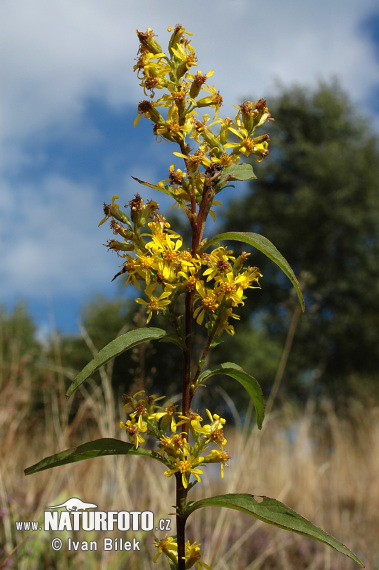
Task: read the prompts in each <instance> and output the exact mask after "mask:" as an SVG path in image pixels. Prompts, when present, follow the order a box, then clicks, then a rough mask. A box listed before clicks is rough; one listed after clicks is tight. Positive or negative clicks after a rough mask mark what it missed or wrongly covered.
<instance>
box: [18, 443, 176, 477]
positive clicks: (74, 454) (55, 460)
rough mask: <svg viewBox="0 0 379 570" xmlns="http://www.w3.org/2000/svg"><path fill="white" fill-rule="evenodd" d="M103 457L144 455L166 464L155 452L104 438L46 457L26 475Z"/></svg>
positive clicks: (28, 469)
mask: <svg viewBox="0 0 379 570" xmlns="http://www.w3.org/2000/svg"><path fill="white" fill-rule="evenodd" d="M103 455H144V456H145V457H151V458H153V459H157V460H158V461H161V462H162V463H165V462H164V460H163V458H162V457H161V456H160V455H159V454H158V453H155V452H154V451H149V450H147V449H140V448H138V449H136V448H135V446H134V445H132V444H131V443H126V442H125V441H121V440H119V439H112V438H104V439H96V440H95V441H89V442H87V443H84V444H83V445H79V446H78V447H73V448H72V449H66V450H65V451H60V452H59V453H56V454H55V455H51V456H50V457H45V459H42V461H39V462H38V463H36V464H35V465H32V466H31V467H28V468H27V469H25V471H24V473H25V475H31V474H32V473H38V471H44V470H45V469H52V468H53V467H59V466H60V465H67V464H68V463H75V462H76V461H83V460H84V459H93V458H94V457H102V456H103Z"/></svg>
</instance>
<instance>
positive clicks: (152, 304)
mask: <svg viewBox="0 0 379 570" xmlns="http://www.w3.org/2000/svg"><path fill="white" fill-rule="evenodd" d="M117 198H118V196H114V197H113V200H112V204H106V205H105V207H104V212H105V218H104V219H103V220H102V222H103V221H105V220H106V219H107V218H108V217H112V218H113V220H112V222H111V227H112V228H113V231H114V233H115V234H119V235H120V236H121V237H123V238H124V241H123V242H120V241H116V240H111V241H110V242H109V243H108V247H109V248H111V249H113V250H115V251H117V253H118V254H119V255H120V256H121V257H123V258H124V259H125V262H124V265H123V269H122V270H121V271H120V272H119V273H118V274H117V275H120V274H123V273H126V274H127V280H126V283H129V282H130V283H133V284H134V285H135V286H136V287H137V288H140V283H144V292H145V294H146V296H147V299H142V298H137V299H135V301H136V302H137V303H139V304H141V305H145V306H146V311H147V315H148V318H147V322H149V321H150V319H151V317H152V314H153V312H154V311H155V312H168V313H167V314H170V313H171V315H174V310H175V304H176V302H177V299H178V296H179V295H180V294H181V293H186V292H188V291H194V292H195V296H194V299H195V304H194V307H195V309H194V312H193V316H194V318H195V319H196V321H197V323H198V324H200V325H201V324H202V323H203V321H204V319H205V321H206V322H205V326H206V327H207V328H208V329H211V330H212V331H213V333H216V332H217V336H219V335H220V334H221V333H222V332H223V331H226V332H228V333H229V334H234V328H233V326H232V325H231V324H230V323H229V319H230V318H233V319H238V318H239V317H238V315H236V314H235V313H233V308H234V307H237V306H238V305H243V304H244V301H243V300H244V291H245V289H249V288H255V287H259V284H258V279H259V277H261V273H260V272H259V269H258V268H257V267H246V268H245V267H244V263H245V262H246V260H247V259H248V255H249V254H247V253H245V252H244V253H242V254H241V255H240V256H239V257H238V258H236V257H234V256H233V255H232V253H233V252H232V251H228V250H227V249H226V248H224V247H217V248H215V249H214V250H213V251H212V252H211V253H201V254H196V255H195V256H193V255H192V254H191V252H190V251H188V250H186V249H184V248H183V247H182V246H183V239H182V237H181V236H180V235H179V234H178V233H176V232H174V231H172V230H171V229H170V224H169V223H168V222H167V221H166V220H165V218H164V217H163V216H161V215H160V214H158V213H157V205H156V204H155V202H153V203H152V202H149V203H147V204H144V202H143V200H142V198H141V197H140V196H138V195H137V196H136V197H135V198H134V199H133V200H131V201H130V202H129V206H130V209H131V216H130V218H131V220H132V221H130V219H129V218H128V216H127V215H126V214H125V213H124V212H123V211H122V210H121V209H120V207H119V206H118V204H117V203H116V199H117ZM121 220H122V221H123V222H124V225H121V223H120V221H121ZM148 220H150V221H148ZM102 222H100V223H102ZM146 222H147V228H148V230H149V231H148V232H147V231H146V232H144V231H143V229H144V227H143V225H142V224H145V223H146ZM125 225H127V226H128V228H129V229H127V228H126V227H125ZM147 228H145V229H147ZM117 275H116V276H115V277H117ZM157 291H158V292H157ZM214 327H216V328H214ZM216 329H217V330H216Z"/></svg>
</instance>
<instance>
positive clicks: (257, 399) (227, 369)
mask: <svg viewBox="0 0 379 570" xmlns="http://www.w3.org/2000/svg"><path fill="white" fill-rule="evenodd" d="M215 374H226V375H227V376H231V377H232V378H234V379H235V380H237V381H238V382H239V383H240V384H242V386H243V387H244V388H245V389H246V390H247V391H248V393H249V396H250V398H251V399H252V400H253V402H254V407H255V412H256V417H257V425H258V427H259V429H262V423H263V418H264V415H265V403H264V400H263V394H262V390H261V387H260V385H259V383H258V382H257V380H256V379H255V378H253V376H250V374H248V373H247V372H245V371H244V370H243V369H242V368H241V366H238V364H234V363H233V362H224V363H223V364H218V365H217V366H214V367H213V368H209V369H208V370H205V371H204V372H203V373H202V374H200V376H199V380H198V382H199V383H200V382H205V381H206V380H207V379H208V378H210V377H211V376H214V375H215Z"/></svg>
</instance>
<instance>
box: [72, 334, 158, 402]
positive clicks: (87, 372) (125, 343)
mask: <svg viewBox="0 0 379 570" xmlns="http://www.w3.org/2000/svg"><path fill="white" fill-rule="evenodd" d="M166 335H167V333H166V331H164V330H163V329H158V328H154V327H151V328H141V329H136V330H133V331H129V332H127V333H125V334H123V335H121V336H119V337H117V338H115V339H114V340H112V341H111V342H110V343H108V344H107V345H106V346H104V348H102V349H101V350H100V351H99V353H98V354H97V355H96V356H95V358H94V359H93V360H91V362H89V363H88V364H87V365H86V366H85V367H84V368H83V370H82V371H81V372H80V373H79V374H78V376H77V377H76V378H75V380H74V381H73V383H72V384H71V386H70V387H69V389H68V390H67V393H66V396H67V397H68V396H71V394H72V393H73V392H74V391H75V390H76V389H77V388H78V387H79V386H80V384H82V383H83V382H84V380H87V378H89V377H90V376H91V374H93V373H94V372H96V370H98V369H99V368H100V367H101V366H103V365H104V364H105V363H106V362H108V360H111V359H112V358H115V357H116V356H118V355H119V354H122V353H123V352H125V350H128V349H129V348H133V347H134V346H137V345H138V344H141V343H142V342H147V341H149V340H157V339H160V338H163V337H165V336H166Z"/></svg>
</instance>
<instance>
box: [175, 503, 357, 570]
mask: <svg viewBox="0 0 379 570" xmlns="http://www.w3.org/2000/svg"><path fill="white" fill-rule="evenodd" d="M201 507H226V508H228V509H235V510H237V511H241V512H243V513H247V514H249V515H251V516H253V517H255V518H257V519H259V520H261V521H263V522H266V523H268V524H272V525H274V526H277V527H279V528H283V529H285V530H289V531H292V532H296V533H297V534H303V535H304V536H308V537H309V538H314V539H315V540H318V541H319V542H323V543H324V544H328V545H329V546H331V547H332V548H334V549H335V550H338V552H341V554H345V555H346V556H348V557H349V558H351V559H352V560H354V562H356V563H357V564H359V565H360V566H361V567H362V568H364V564H363V563H362V562H361V561H360V560H359V558H358V557H357V556H355V554H353V553H352V552H351V551H350V550H349V549H348V548H346V546H344V545H343V544H342V543H341V542H339V541H338V540H336V539H335V538H334V537H333V536H330V534H327V533H326V532H324V531H323V530H321V529H320V528H318V527H317V526H315V525H314V524H312V523H311V522H310V521H308V520H307V519H305V518H304V517H302V516H300V515H299V514H298V513H296V512H295V511H293V510H292V509H290V508H289V507H287V506H286V505H284V504H283V503H280V502H279V501H277V500H276V499H270V498H269V497H260V496H258V495H248V494H238V493H231V494H229V495H218V496H216V497H209V498H207V499H202V500H200V501H196V502H195V503H192V504H190V505H189V506H188V508H187V510H186V515H187V516H189V515H190V514H191V513H193V512H194V511H196V510H197V509H200V508H201Z"/></svg>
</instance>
